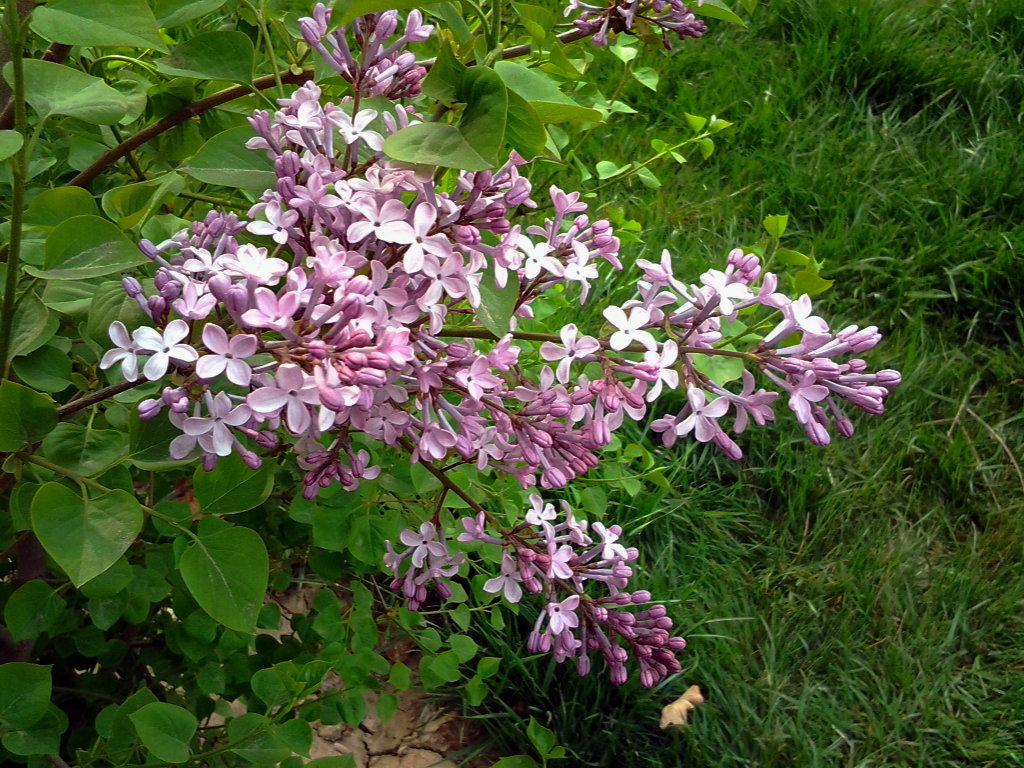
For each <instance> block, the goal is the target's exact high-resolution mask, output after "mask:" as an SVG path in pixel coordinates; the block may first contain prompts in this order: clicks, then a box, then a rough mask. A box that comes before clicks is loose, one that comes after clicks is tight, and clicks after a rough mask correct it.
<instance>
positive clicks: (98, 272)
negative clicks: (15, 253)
mask: <svg viewBox="0 0 1024 768" xmlns="http://www.w3.org/2000/svg"><path fill="white" fill-rule="evenodd" d="M147 261H148V259H147V258H146V257H145V256H143V255H142V252H141V251H139V249H138V247H136V246H135V245H134V244H133V243H132V242H131V241H130V240H129V239H128V238H127V237H125V236H124V234H123V233H122V232H121V230H120V229H118V228H117V225H116V224H114V223H112V222H109V221H107V220H106V219H101V218H100V217H99V216H74V217H72V218H70V219H67V220H66V221H64V222H63V223H61V224H59V225H57V226H56V227H54V228H53V230H52V231H51V232H50V235H49V237H47V238H46V257H45V259H44V261H43V269H38V268H36V267H29V266H27V267H25V271H26V272H28V273H29V274H30V275H32V276H33V277H41V278H43V279H44V280H83V279H87V278H90V277H100V276H102V275H109V274H111V273H113V272H122V271H125V270H128V269H131V268H132V267H135V266H138V265H139V264H144V263H146V262H147Z"/></svg>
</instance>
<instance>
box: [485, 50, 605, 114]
mask: <svg viewBox="0 0 1024 768" xmlns="http://www.w3.org/2000/svg"><path fill="white" fill-rule="evenodd" d="M494 71H495V72H497V73H498V75H499V76H500V77H501V79H502V81H504V83H505V85H506V86H508V89H509V90H510V91H512V92H513V93H516V94H518V95H519V96H522V97H523V99H525V100H526V101H527V103H529V105H530V106H531V107H533V108H534V110H536V112H537V116H538V117H539V118H540V119H541V120H542V121H544V122H545V123H562V122H566V121H570V120H572V121H579V122H591V123H598V122H600V121H601V113H600V112H598V111H597V110H596V109H590V108H589V107H584V106H582V105H580V104H577V103H576V102H575V101H573V100H572V99H571V98H569V97H568V96H566V95H565V94H564V93H562V90H561V89H560V88H559V87H558V83H556V82H555V81H554V80H552V79H551V78H550V77H548V76H547V75H546V74H544V73H543V72H541V71H539V70H536V69H531V68H530V67H527V66H525V65H523V64H519V63H517V62H514V61H499V62H498V63H496V64H495V65H494Z"/></svg>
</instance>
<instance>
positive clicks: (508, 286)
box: [476, 265, 519, 338]
mask: <svg viewBox="0 0 1024 768" xmlns="http://www.w3.org/2000/svg"><path fill="white" fill-rule="evenodd" d="M518 301H519V280H518V278H517V277H516V275H515V273H511V274H509V275H507V276H506V280H505V287H504V288H499V287H498V284H497V282H496V279H495V274H494V267H493V265H492V266H490V267H488V269H487V271H486V272H484V274H483V277H482V278H481V280H480V306H479V307H477V308H476V317H477V320H479V321H480V324H481V325H483V326H484V328H486V329H487V330H489V331H490V332H491V333H493V334H494V335H495V336H497V337H498V338H501V337H502V336H504V335H505V334H506V333H508V331H509V326H510V324H511V322H512V316H513V315H514V314H515V309H516V304H517V303H518Z"/></svg>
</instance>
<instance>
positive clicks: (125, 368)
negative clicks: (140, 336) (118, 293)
mask: <svg viewBox="0 0 1024 768" xmlns="http://www.w3.org/2000/svg"><path fill="white" fill-rule="evenodd" d="M107 333H108V334H109V335H110V340H111V341H112V342H114V344H116V345H117V346H115V347H114V348H113V349H108V350H107V351H106V352H104V353H103V359H102V360H100V368H102V369H103V370H106V369H107V368H111V367H113V366H115V365H117V364H118V363H120V364H121V374H122V375H123V376H124V378H125V381H136V380H138V378H139V358H138V353H139V348H138V346H136V344H135V341H134V340H133V339H132V337H131V336H130V335H129V333H128V329H127V328H126V327H125V325H124V323H122V322H121V321H120V320H115V321H114V322H112V323H111V324H110V329H109V330H108V331H107Z"/></svg>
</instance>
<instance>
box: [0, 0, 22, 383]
mask: <svg viewBox="0 0 1024 768" xmlns="http://www.w3.org/2000/svg"><path fill="white" fill-rule="evenodd" d="M5 19H6V22H7V39H8V41H9V42H10V46H11V75H12V79H13V81H14V82H13V84H12V87H13V92H12V95H11V103H12V104H13V106H14V129H15V130H16V131H17V132H18V133H20V134H21V137H22V142H23V143H22V145H21V148H20V149H19V150H18V151H17V152H16V153H15V154H14V157H13V158H12V159H11V167H12V174H11V175H12V179H13V190H12V195H11V237H10V244H9V246H8V251H7V271H6V273H5V275H4V298H3V305H2V306H0V379H6V378H7V371H8V364H9V357H10V351H11V332H12V330H13V327H14V311H15V309H16V307H15V304H16V302H17V299H18V278H19V277H20V274H19V273H20V268H21V225H22V218H23V216H24V208H25V178H26V176H27V175H28V174H27V168H26V166H27V163H28V157H27V154H28V147H27V146H26V142H25V134H26V133H27V130H26V126H27V119H26V117H25V67H24V54H25V52H24V46H23V45H22V36H21V19H20V18H19V16H18V11H17V8H16V4H15V3H13V2H8V3H7V12H6V14H5Z"/></svg>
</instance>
